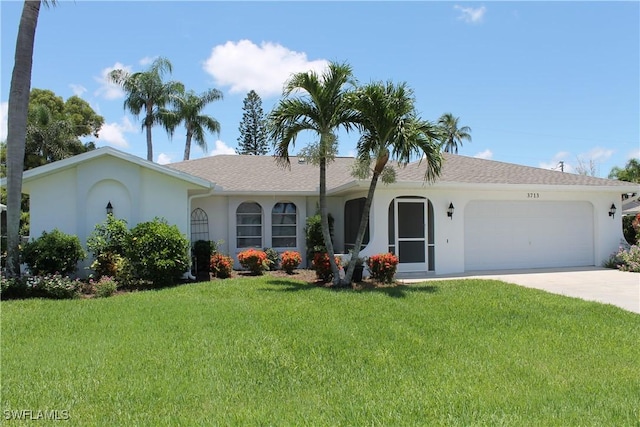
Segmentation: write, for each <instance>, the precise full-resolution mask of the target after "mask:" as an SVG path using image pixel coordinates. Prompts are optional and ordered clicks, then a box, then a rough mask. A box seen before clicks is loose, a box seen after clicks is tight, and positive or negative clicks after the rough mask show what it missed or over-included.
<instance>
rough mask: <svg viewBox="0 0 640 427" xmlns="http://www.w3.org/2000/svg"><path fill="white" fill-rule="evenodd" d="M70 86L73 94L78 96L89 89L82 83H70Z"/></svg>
mask: <svg viewBox="0 0 640 427" xmlns="http://www.w3.org/2000/svg"><path fill="white" fill-rule="evenodd" d="M69 87H70V88H71V90H72V91H73V94H74V95H76V96H82V94H83V93H85V92H86V91H87V88H86V87H84V86H82V85H76V84H73V83H72V84H70V85H69Z"/></svg>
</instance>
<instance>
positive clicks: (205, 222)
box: [191, 208, 209, 244]
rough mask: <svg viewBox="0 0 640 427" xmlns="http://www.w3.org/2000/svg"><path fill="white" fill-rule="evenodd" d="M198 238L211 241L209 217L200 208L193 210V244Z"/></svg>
mask: <svg viewBox="0 0 640 427" xmlns="http://www.w3.org/2000/svg"><path fill="white" fill-rule="evenodd" d="M198 240H205V241H207V242H208V241H209V217H208V216H207V213H206V212H205V211H203V210H202V209H200V208H195V209H194V210H193V212H191V244H194V243H195V242H197V241H198Z"/></svg>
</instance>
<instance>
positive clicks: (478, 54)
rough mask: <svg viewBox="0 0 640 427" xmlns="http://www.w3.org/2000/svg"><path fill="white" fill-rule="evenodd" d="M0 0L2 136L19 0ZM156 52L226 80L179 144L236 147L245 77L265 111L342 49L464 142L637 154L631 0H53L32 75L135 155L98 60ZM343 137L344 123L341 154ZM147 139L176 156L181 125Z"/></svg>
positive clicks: (110, 63) (143, 63) (486, 152)
mask: <svg viewBox="0 0 640 427" xmlns="http://www.w3.org/2000/svg"><path fill="white" fill-rule="evenodd" d="M0 3H1V4H0V7H1V9H0V12H1V32H2V33H1V35H2V41H1V43H2V45H1V54H2V61H1V67H2V68H1V73H2V78H1V80H2V85H1V87H0V102H1V103H2V104H1V109H0V112H1V116H0V139H5V138H6V109H7V101H8V93H9V85H10V79H11V70H12V67H13V55H14V49H15V37H16V33H17V26H18V22H19V17H20V13H21V8H22V2H16V1H6V0H3V1H1V2H0ZM158 56H163V57H166V58H168V59H169V60H170V61H171V62H172V64H173V74H172V75H171V78H173V79H175V80H179V81H181V82H183V83H184V84H185V86H186V87H187V89H193V90H195V91H196V92H202V91H204V90H206V89H209V88H217V89H219V90H221V91H222V92H223V94H224V100H222V101H219V102H215V103H213V104H210V105H209V106H208V108H207V109H206V110H205V112H206V113H207V114H209V115H211V116H213V117H215V118H216V119H218V121H219V122H220V123H221V127H222V132H221V134H220V135H219V136H217V135H210V136H209V137H208V139H207V142H208V146H209V147H208V151H207V152H206V153H205V152H203V151H202V150H200V149H199V148H198V147H192V151H191V153H192V155H191V158H198V157H202V156H205V155H215V154H220V153H232V152H234V149H235V148H236V144H237V138H238V136H239V132H238V126H239V123H240V120H241V118H242V101H243V99H244V97H245V96H246V94H247V92H248V91H249V90H251V89H254V90H256V92H258V94H259V95H260V96H261V97H262V100H263V108H264V110H265V113H267V112H268V111H270V109H271V108H272V107H273V106H274V105H275V103H276V102H277V101H278V99H279V97H280V92H281V88H282V84H283V82H284V81H285V80H286V78H287V77H288V76H289V75H290V74H291V73H292V72H297V71H304V70H308V69H322V67H324V65H325V64H326V63H327V61H338V62H348V63H349V64H350V65H351V66H352V67H353V69H354V72H355V76H356V78H357V79H358V80H359V81H360V82H361V83H367V82H370V81H373V80H393V81H396V82H401V81H405V82H407V84H408V85H409V86H410V87H412V88H413V89H414V91H415V96H416V101H417V103H416V104H417V107H418V110H419V112H420V114H421V116H422V117H423V118H424V119H428V120H432V121H435V120H437V118H438V117H439V116H440V115H441V114H442V113H444V112H452V113H453V114H454V115H456V116H458V117H460V122H461V124H462V125H467V126H470V127H471V129H472V137H473V141H472V142H470V143H465V144H464V146H463V147H462V148H461V149H460V152H459V153H460V154H463V155H466V156H476V157H483V158H488V159H493V160H499V161H505V162H511V163H518V164H523V165H530V166H536V167H543V168H548V169H551V168H555V167H557V165H558V162H559V161H564V163H565V171H572V170H575V167H576V166H577V165H578V164H579V163H580V162H583V163H585V164H588V163H589V162H593V163H594V164H595V165H596V167H597V174H598V176H604V177H606V176H607V175H608V173H609V171H610V170H611V168H612V167H613V166H624V164H625V163H626V162H627V160H628V159H630V158H632V157H640V3H639V2H456V1H451V2H362V1H360V2H268V1H264V2H204V1H199V2H163V1H154V2H150V1H137V2H124V1H121V2H97V1H82V0H77V1H75V2H69V1H62V2H59V4H58V5H57V6H56V7H54V8H48V9H47V8H43V9H42V10H41V13H40V20H39V22H38V28H37V33H36V46H35V52H34V66H33V75H32V88H41V89H50V90H53V91H54V92H55V93H56V94H57V95H60V96H62V97H63V98H64V99H66V98H68V97H69V96H71V95H73V94H77V95H79V96H81V97H82V98H84V99H85V100H86V101H88V102H89V103H90V104H91V106H92V107H93V108H94V109H95V110H96V111H97V112H99V113H100V114H101V115H103V116H104V118H105V123H106V124H105V126H104V128H103V130H102V132H101V134H100V138H99V139H98V140H97V141H96V142H97V145H98V146H107V145H108V146H113V147H115V148H118V149H121V150H123V151H126V152H129V153H131V154H134V155H137V156H140V157H143V158H145V157H146V144H145V138H144V134H143V133H142V132H141V129H140V120H139V119H138V118H136V117H134V116H131V115H130V114H129V113H127V112H125V111H124V109H123V106H122V103H123V97H122V93H121V92H119V91H118V89H117V88H116V87H114V86H112V85H109V84H107V83H106V81H105V76H106V74H107V73H108V72H109V71H110V70H112V69H114V68H126V69H128V70H131V71H133V72H135V71H142V70H145V69H146V68H147V66H148V63H149V61H150V60H152V59H153V58H155V57H158ZM356 140H357V135H348V136H344V135H343V136H341V139H340V153H339V154H340V155H352V154H353V151H354V147H355V141H356ZM153 141H154V160H155V161H158V162H160V163H166V162H170V161H180V160H181V159H182V153H183V151H184V130H183V129H178V130H177V132H176V134H175V136H174V138H173V140H169V138H168V136H167V135H166V133H165V132H164V131H163V130H162V129H161V128H159V127H156V128H154V130H153ZM310 141H312V136H311V135H302V136H301V137H300V138H299V140H298V142H297V146H296V149H295V150H293V151H294V152H296V151H297V149H298V148H302V147H303V146H304V145H305V144H306V143H308V142H310Z"/></svg>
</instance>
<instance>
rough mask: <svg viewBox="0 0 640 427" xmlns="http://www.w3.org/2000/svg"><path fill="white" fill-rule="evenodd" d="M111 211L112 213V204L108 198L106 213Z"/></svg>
mask: <svg viewBox="0 0 640 427" xmlns="http://www.w3.org/2000/svg"><path fill="white" fill-rule="evenodd" d="M112 213H113V205H112V204H111V200H109V203H107V215H109V214H112Z"/></svg>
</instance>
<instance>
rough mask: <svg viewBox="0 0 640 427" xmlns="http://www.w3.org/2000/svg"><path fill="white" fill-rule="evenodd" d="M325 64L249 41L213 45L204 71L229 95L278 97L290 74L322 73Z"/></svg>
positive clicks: (264, 43) (292, 52)
mask: <svg viewBox="0 0 640 427" xmlns="http://www.w3.org/2000/svg"><path fill="white" fill-rule="evenodd" d="M327 65H328V61H327V60H325V59H317V60H315V61H310V60H308V59H307V54H306V53H304V52H295V51H292V50H289V49H287V48H286V47H284V46H282V45H279V44H276V43H270V42H262V43H261V44H260V46H258V45H256V44H254V43H253V42H251V41H250V40H240V41H239V42H237V43H235V42H232V41H228V42H227V43H225V44H223V45H218V46H215V47H214V48H213V49H212V51H211V55H210V56H209V58H208V59H207V60H206V61H205V63H204V65H203V68H204V70H205V71H206V72H207V73H209V74H211V76H213V78H214V79H215V82H216V84H217V85H219V86H230V87H231V88H230V91H231V93H245V92H248V91H250V90H255V91H256V92H257V93H258V94H259V95H260V96H261V97H269V96H274V95H280V94H281V93H282V87H283V85H284V82H285V81H286V80H287V79H288V78H289V77H290V76H291V74H293V73H299V72H306V71H310V70H314V71H316V72H318V73H321V72H322V71H324V69H325V68H326V67H327Z"/></svg>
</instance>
